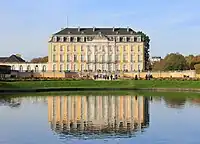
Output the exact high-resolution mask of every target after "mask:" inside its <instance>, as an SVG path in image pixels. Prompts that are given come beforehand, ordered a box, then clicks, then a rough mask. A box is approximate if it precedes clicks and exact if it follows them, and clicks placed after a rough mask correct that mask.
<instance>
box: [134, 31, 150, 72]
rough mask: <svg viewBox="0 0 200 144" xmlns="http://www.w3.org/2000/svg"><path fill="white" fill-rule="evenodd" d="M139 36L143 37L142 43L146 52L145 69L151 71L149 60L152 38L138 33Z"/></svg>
mask: <svg viewBox="0 0 200 144" xmlns="http://www.w3.org/2000/svg"><path fill="white" fill-rule="evenodd" d="M137 34H138V35H141V38H142V41H143V42H144V52H145V69H146V70H149V69H151V63H150V59H149V48H150V38H149V36H147V35H146V34H145V33H143V32H141V31H138V32H137Z"/></svg>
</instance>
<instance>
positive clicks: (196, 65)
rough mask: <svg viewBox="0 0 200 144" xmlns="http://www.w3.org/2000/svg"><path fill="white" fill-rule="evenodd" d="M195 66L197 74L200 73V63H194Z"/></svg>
mask: <svg viewBox="0 0 200 144" xmlns="http://www.w3.org/2000/svg"><path fill="white" fill-rule="evenodd" d="M194 68H195V70H196V73H197V74H200V64H195V65H194Z"/></svg>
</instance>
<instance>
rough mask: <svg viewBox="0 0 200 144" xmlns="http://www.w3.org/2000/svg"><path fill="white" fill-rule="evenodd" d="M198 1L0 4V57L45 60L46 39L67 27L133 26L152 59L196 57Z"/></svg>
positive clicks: (62, 0)
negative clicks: (147, 41)
mask: <svg viewBox="0 0 200 144" xmlns="http://www.w3.org/2000/svg"><path fill="white" fill-rule="evenodd" d="M199 7H200V1H199V0H190V1H189V0H123V1H122V0H32V1H30V0H29V1H27V0H13V1H10V0H2V1H1V4H0V18H1V22H0V32H1V34H0V44H1V45H0V56H9V55H11V54H21V55H22V57H23V58H24V59H26V60H30V59H32V58H34V57H41V56H46V55H47V52H48V39H49V37H50V36H51V35H52V34H53V33H55V32H57V31H59V30H61V28H63V27H66V26H67V17H68V27H78V26H80V27H93V26H95V27H113V26H114V27H127V26H129V27H131V28H132V29H134V30H135V31H143V32H144V33H146V34H147V35H148V36H149V37H150V39H151V43H150V44H151V47H150V54H151V56H162V57H164V56H165V55H166V54H167V53H171V52H179V53H182V54H183V55H188V54H199V51H198V50H199V48H200V46H199V41H200V36H199V35H200V14H199V13H200V12H199V11H200V10H198V8H199Z"/></svg>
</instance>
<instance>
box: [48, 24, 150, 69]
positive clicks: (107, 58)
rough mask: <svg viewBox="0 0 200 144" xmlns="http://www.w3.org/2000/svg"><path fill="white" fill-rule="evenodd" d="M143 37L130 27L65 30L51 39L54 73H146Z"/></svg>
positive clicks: (50, 63) (51, 66)
mask: <svg viewBox="0 0 200 144" xmlns="http://www.w3.org/2000/svg"><path fill="white" fill-rule="evenodd" d="M147 53H148V50H146V47H145V44H144V41H143V38H142V36H141V35H140V34H138V33H137V32H135V31H134V30H133V29H131V28H129V27H127V28H114V27H113V28H96V27H93V28H81V27H78V28H64V29H62V30H60V31H58V32H57V33H55V34H53V35H52V37H50V39H49V46H48V58H49V59H48V62H49V69H52V70H53V71H61V72H62V71H75V72H83V71H91V72H98V71H100V72H116V71H124V72H134V71H143V70H146V61H147V58H146V56H147V55H148V54H147Z"/></svg>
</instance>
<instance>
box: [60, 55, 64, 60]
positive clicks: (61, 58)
mask: <svg viewBox="0 0 200 144" xmlns="http://www.w3.org/2000/svg"><path fill="white" fill-rule="evenodd" d="M63 61H64V59H63V55H62V54H61V55H60V62H63Z"/></svg>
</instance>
